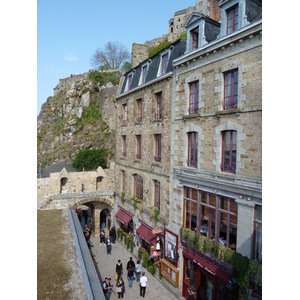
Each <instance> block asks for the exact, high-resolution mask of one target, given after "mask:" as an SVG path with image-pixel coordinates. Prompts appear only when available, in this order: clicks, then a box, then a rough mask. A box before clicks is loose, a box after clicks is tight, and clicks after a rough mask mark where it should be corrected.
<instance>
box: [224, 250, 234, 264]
mask: <svg viewBox="0 0 300 300" xmlns="http://www.w3.org/2000/svg"><path fill="white" fill-rule="evenodd" d="M234 253H235V252H234V251H233V250H231V249H230V248H229V247H225V251H224V261H225V262H227V263H228V264H232V256H233V254H234Z"/></svg>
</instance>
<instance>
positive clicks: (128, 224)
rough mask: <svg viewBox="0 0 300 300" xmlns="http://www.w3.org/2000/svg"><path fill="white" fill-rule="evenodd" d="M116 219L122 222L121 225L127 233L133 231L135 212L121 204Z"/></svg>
mask: <svg viewBox="0 0 300 300" xmlns="http://www.w3.org/2000/svg"><path fill="white" fill-rule="evenodd" d="M115 217H116V220H118V221H119V222H120V224H119V227H120V228H121V229H122V230H124V231H125V232H127V233H130V232H133V221H132V218H133V214H131V213H130V212H129V211H127V210H126V209H124V208H123V207H121V206H119V210H118V212H117V213H116V216H115Z"/></svg>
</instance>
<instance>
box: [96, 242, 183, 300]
mask: <svg viewBox="0 0 300 300" xmlns="http://www.w3.org/2000/svg"><path fill="white" fill-rule="evenodd" d="M91 241H92V243H93V245H94V247H93V248H92V251H93V253H94V255H95V261H96V263H97V265H98V269H99V271H100V274H101V276H102V279H103V280H104V278H105V277H111V284H112V285H113V286H114V288H113V291H114V292H113V293H112V294H111V297H110V300H115V299H117V297H118V295H117V293H116V280H115V269H116V264H117V262H118V259H120V260H121V262H122V264H123V280H124V283H125V289H126V290H125V295H124V299H128V300H129V299H139V298H142V297H140V288H139V283H138V282H137V281H134V282H133V285H132V288H130V287H129V285H128V279H127V277H126V275H127V273H126V266H127V262H128V260H129V258H130V257H131V256H132V258H133V261H134V262H135V263H136V261H137V259H138V258H137V256H136V255H135V254H136V250H135V249H134V253H131V252H130V251H128V250H127V249H126V247H125V245H123V244H121V243H120V242H119V241H118V240H116V243H115V244H112V251H111V254H110V255H109V254H107V253H106V246H105V245H100V241H99V238H94V237H92V238H91ZM142 272H145V275H146V277H147V279H148V282H147V288H146V294H145V299H157V300H170V299H177V298H176V297H175V296H174V295H172V294H171V293H170V292H169V291H168V290H167V289H166V288H165V287H164V286H163V285H162V284H161V283H160V282H159V280H158V279H157V278H155V277H154V276H153V275H152V274H151V273H149V272H148V271H147V270H146V269H145V268H142Z"/></svg>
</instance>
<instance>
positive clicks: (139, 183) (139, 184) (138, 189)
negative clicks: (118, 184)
mask: <svg viewBox="0 0 300 300" xmlns="http://www.w3.org/2000/svg"><path fill="white" fill-rule="evenodd" d="M133 180H134V187H133V188H134V195H135V197H138V198H139V199H141V200H143V178H142V177H141V176H139V175H137V174H134V175H133Z"/></svg>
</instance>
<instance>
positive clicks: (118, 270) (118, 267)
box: [116, 259, 123, 298]
mask: <svg viewBox="0 0 300 300" xmlns="http://www.w3.org/2000/svg"><path fill="white" fill-rule="evenodd" d="M116 273H117V280H119V278H120V277H121V276H122V275H123V265H122V263H121V260H120V259H119V260H118V263H117V264H116ZM122 298H123V297H122Z"/></svg>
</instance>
